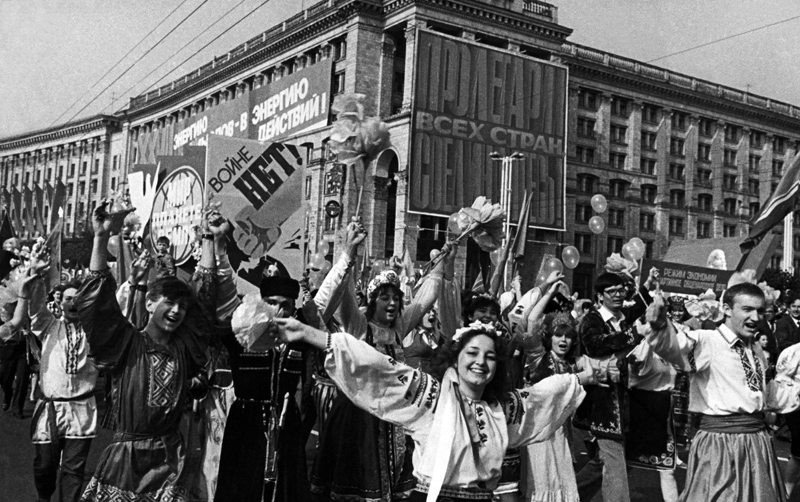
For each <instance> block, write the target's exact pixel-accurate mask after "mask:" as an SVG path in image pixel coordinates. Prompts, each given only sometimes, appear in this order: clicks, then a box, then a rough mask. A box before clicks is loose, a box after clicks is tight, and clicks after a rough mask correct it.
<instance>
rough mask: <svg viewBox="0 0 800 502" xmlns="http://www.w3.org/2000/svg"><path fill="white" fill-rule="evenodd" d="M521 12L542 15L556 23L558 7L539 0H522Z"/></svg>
mask: <svg viewBox="0 0 800 502" xmlns="http://www.w3.org/2000/svg"><path fill="white" fill-rule="evenodd" d="M522 12H524V13H526V14H533V15H535V16H539V17H544V18H547V19H549V20H550V21H552V22H554V23H558V7H556V6H555V5H551V4H549V3H546V2H540V1H539V0H524V1H523V2H522Z"/></svg>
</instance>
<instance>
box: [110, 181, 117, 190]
mask: <svg viewBox="0 0 800 502" xmlns="http://www.w3.org/2000/svg"><path fill="white" fill-rule="evenodd" d="M116 189H117V178H111V190H116Z"/></svg>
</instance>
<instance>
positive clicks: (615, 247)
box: [606, 237, 622, 254]
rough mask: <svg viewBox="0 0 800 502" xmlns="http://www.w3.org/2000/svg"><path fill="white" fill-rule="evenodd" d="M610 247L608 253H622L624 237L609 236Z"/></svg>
mask: <svg viewBox="0 0 800 502" xmlns="http://www.w3.org/2000/svg"><path fill="white" fill-rule="evenodd" d="M607 242H608V249H607V250H606V253H609V254H611V253H621V252H622V237H609V238H608V241H607Z"/></svg>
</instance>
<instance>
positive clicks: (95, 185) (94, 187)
mask: <svg viewBox="0 0 800 502" xmlns="http://www.w3.org/2000/svg"><path fill="white" fill-rule="evenodd" d="M92 193H93V194H96V193H97V180H92Z"/></svg>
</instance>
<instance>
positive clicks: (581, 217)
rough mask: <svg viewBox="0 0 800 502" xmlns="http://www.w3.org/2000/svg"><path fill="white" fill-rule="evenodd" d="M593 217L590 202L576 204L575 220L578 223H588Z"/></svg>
mask: <svg viewBox="0 0 800 502" xmlns="http://www.w3.org/2000/svg"><path fill="white" fill-rule="evenodd" d="M591 217H592V206H591V205H589V204H580V203H578V204H575V221H576V222H577V223H588V222H589V219H590V218H591Z"/></svg>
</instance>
